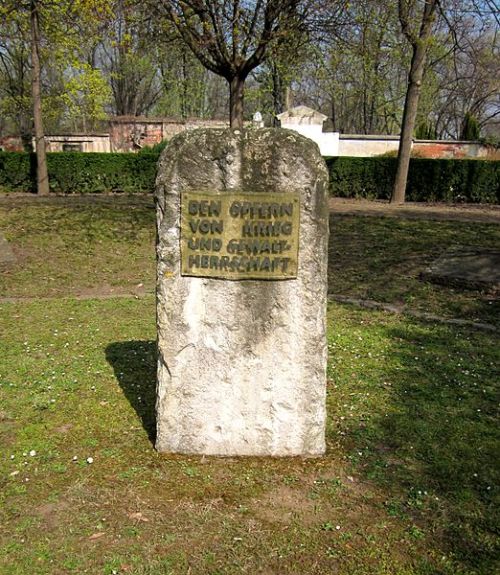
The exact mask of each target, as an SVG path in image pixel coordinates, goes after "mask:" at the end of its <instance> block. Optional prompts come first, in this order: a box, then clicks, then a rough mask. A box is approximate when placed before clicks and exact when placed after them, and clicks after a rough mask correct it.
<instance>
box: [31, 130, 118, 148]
mask: <svg viewBox="0 0 500 575" xmlns="http://www.w3.org/2000/svg"><path fill="white" fill-rule="evenodd" d="M45 143H46V147H47V148H46V149H47V152H111V145H110V141H109V134H64V135H52V134H49V135H46V136H45ZM33 149H35V138H33Z"/></svg>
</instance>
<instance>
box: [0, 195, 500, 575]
mask: <svg viewBox="0 0 500 575" xmlns="http://www.w3.org/2000/svg"><path fill="white" fill-rule="evenodd" d="M113 201H114V200H113ZM331 224H332V225H331V228H332V235H331V241H330V273H329V282H330V290H331V291H332V292H334V293H336V294H339V295H346V296H350V297H359V298H368V299H374V300H378V301H384V302H388V303H399V304H405V305H408V306H409V307H412V308H414V309H420V310H425V311H431V312H433V313H437V314H439V315H443V316H448V317H458V318H466V319H478V320H481V321H487V322H489V323H494V322H497V321H498V317H497V315H498V314H497V310H498V307H497V306H498V303H497V302H496V300H494V299H493V297H492V296H488V294H483V293H481V292H478V291H473V290H470V291H459V290H453V289H451V288H446V287H441V286H434V285H432V284H427V283H423V282H421V281H420V280H419V279H418V273H419V271H420V270H421V269H422V267H425V265H426V264H428V263H429V262H430V261H431V260H432V259H433V258H434V257H436V256H437V255H439V254H440V253H441V252H442V251H443V250H445V249H447V248H448V247H451V246H453V245H474V246H484V247H491V246H493V245H495V243H496V242H498V226H493V225H485V224H464V223H459V222H427V221H420V220H403V219H394V218H371V217H370V218H368V217H363V218H356V217H351V216H342V217H334V218H332V222H331ZM0 229H2V231H3V233H4V234H5V236H6V237H7V239H8V240H9V241H10V242H11V244H12V246H13V248H14V250H15V252H16V254H17V256H18V263H17V264H15V265H14V266H11V267H8V268H4V269H3V270H2V275H1V280H0V294H1V296H3V297H14V296H17V297H19V296H21V297H26V298H33V299H32V300H29V299H27V300H19V301H14V302H5V301H4V302H3V303H2V302H0V574H1V575H4V574H5V575H17V574H19V575H25V574H26V573H37V574H41V575H44V574H46V575H58V574H65V575H66V574H68V573H75V574H81V573H90V574H92V575H94V574H112V573H114V572H116V573H120V574H133V575H147V574H151V575H153V574H154V575H157V574H158V575H167V574H173V575H177V574H179V575H181V574H182V575H184V574H186V573H190V574H192V575H197V574H199V575H202V574H203V575H205V574H211V575H217V574H218V575H233V574H236V573H252V574H253V573H263V574H279V575H288V574H299V573H300V574H309V573H311V574H315V575H316V574H317V575H322V574H325V575H326V574H328V575H329V574H331V573H339V574H342V575H373V574H375V575H483V574H484V575H490V574H491V573H494V572H496V570H497V569H498V563H497V562H496V557H497V556H498V526H499V518H498V483H499V481H498V479H499V477H498V463H497V461H498V456H497V451H498V449H497V446H498V441H499V437H498V435H499V433H498V426H497V423H496V422H497V415H498V413H497V410H498V404H499V402H498V399H499V397H498V388H497V387H496V386H497V385H498V380H499V377H498V376H499V374H498V347H499V342H498V336H497V335H496V334H491V333H489V334H488V333H483V332H481V331H475V330H468V329H465V328H458V327H453V326H449V325H442V324H434V323H430V322H418V321H416V320H411V319H409V318H408V317H406V316H396V315H391V314H383V313H380V312H374V311H367V310H361V311H360V310H356V309H355V308H353V307H350V306H341V305H335V304H332V305H331V306H330V308H329V316H328V326H329V328H328V345H329V368H328V369H329V371H328V375H329V383H328V396H327V401H328V414H329V416H328V423H327V445H328V451H327V454H326V456H325V457H323V458H319V459H297V458H287V459H270V458H246V459H245V458H226V459H219V458H206V457H187V456H186V457H183V456H160V455H159V454H157V453H156V452H155V450H154V449H153V443H152V441H153V438H154V428H155V425H154V396H155V370H156V361H155V336H156V334H155V302H154V297H153V295H146V296H145V297H143V298H141V299H134V298H121V299H119V298H115V299H108V300H97V299H89V300H78V299H75V298H74V297H73V298H72V297H67V298H62V297H60V296H67V295H73V296H78V295H81V294H86V295H89V294H90V295H91V294H96V295H97V294H102V293H106V294H109V293H111V292H113V293H123V292H128V293H130V292H131V291H132V290H133V289H134V288H135V287H136V286H137V284H139V283H142V284H143V285H144V287H145V290H146V292H147V291H152V290H153V286H154V210H152V209H151V208H150V207H147V206H145V205H141V204H140V203H137V202H133V203H128V202H127V201H126V200H120V201H119V202H118V201H117V205H113V204H112V203H111V201H110V200H109V199H99V200H92V201H87V202H83V201H74V199H71V198H70V199H67V200H64V201H63V202H60V201H59V200H57V201H51V202H47V203H46V204H40V205H37V206H35V205H34V204H33V203H31V204H30V203H28V204H27V205H21V204H20V203H19V202H17V203H16V202H12V204H10V205H9V204H6V203H4V204H2V206H1V207H0ZM40 297H53V298H54V299H51V300H49V301H46V300H45V301H42V300H40V299H37V298H40ZM33 451H34V452H35V454H34V455H30V452H33ZM88 458H92V460H93V461H92V463H88V462H87V460H88Z"/></svg>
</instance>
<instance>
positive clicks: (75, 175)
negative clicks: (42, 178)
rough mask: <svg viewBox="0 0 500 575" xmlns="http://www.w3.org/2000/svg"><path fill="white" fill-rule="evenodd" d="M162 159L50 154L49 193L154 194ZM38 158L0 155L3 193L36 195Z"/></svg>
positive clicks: (0, 188)
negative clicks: (29, 193) (157, 168)
mask: <svg viewBox="0 0 500 575" xmlns="http://www.w3.org/2000/svg"><path fill="white" fill-rule="evenodd" d="M158 157H159V155H158V154H157V153H156V154H155V153H143V154H104V153H101V154H93V153H82V152H57V153H51V154H47V167H48V171H49V184H50V190H51V191H52V192H56V193H59V194H73V193H86V192H127V193H151V192H152V191H153V189H154V182H155V177H156V164H157V162H158ZM35 188H36V156H35V155H34V154H27V153H24V152H0V190H4V191H7V192H34V191H35Z"/></svg>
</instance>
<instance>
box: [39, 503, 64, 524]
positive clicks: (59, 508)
mask: <svg viewBox="0 0 500 575" xmlns="http://www.w3.org/2000/svg"><path fill="white" fill-rule="evenodd" d="M68 507H69V504H68V503H67V502H66V501H57V502H56V503H46V504H45V505H41V506H40V507H38V508H37V509H36V513H37V515H39V516H40V518H41V519H42V521H43V523H44V525H45V527H46V528H47V529H55V528H57V527H58V526H59V524H60V523H61V522H62V523H64V522H65V513H66V511H67V510H68Z"/></svg>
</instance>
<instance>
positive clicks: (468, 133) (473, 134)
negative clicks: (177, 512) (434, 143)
mask: <svg viewBox="0 0 500 575" xmlns="http://www.w3.org/2000/svg"><path fill="white" fill-rule="evenodd" d="M480 136H481V128H480V127H479V122H478V121H477V119H476V117H475V116H474V115H473V114H471V113H470V112H467V114H465V117H464V122H463V124H462V132H461V133H460V138H461V139H462V140H474V141H475V140H479V137H480Z"/></svg>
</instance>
